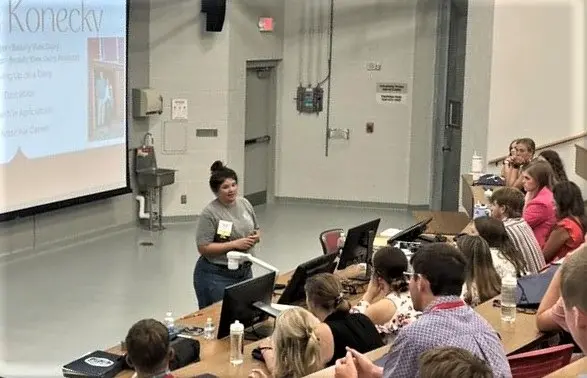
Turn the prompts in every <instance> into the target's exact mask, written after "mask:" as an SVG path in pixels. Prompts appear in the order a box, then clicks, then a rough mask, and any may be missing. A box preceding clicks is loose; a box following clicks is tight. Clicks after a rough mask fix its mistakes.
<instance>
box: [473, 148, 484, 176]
mask: <svg viewBox="0 0 587 378" xmlns="http://www.w3.org/2000/svg"><path fill="white" fill-rule="evenodd" d="M471 173H472V175H473V180H478V179H479V177H481V175H482V174H483V158H482V157H481V156H479V155H477V151H475V153H474V154H473V159H472V160H471Z"/></svg>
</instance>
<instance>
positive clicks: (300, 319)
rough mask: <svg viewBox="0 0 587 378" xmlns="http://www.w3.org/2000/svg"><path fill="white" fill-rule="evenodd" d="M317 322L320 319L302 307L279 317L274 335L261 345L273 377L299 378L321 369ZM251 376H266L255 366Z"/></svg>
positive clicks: (290, 310)
mask: <svg viewBox="0 0 587 378" xmlns="http://www.w3.org/2000/svg"><path fill="white" fill-rule="evenodd" d="M318 324H320V320H318V318H316V317H315V316H314V315H312V313H310V312H309V311H308V310H306V309H304V308H301V307H297V308H292V309H288V310H286V311H284V312H282V313H281V314H280V315H279V316H278V317H277V319H276V320H275V330H274V331H273V335H272V336H271V338H269V339H265V340H263V341H262V342H261V345H260V348H259V349H260V350H261V353H262V354H263V359H264V360H265V364H266V365H267V369H268V370H269V371H270V372H271V374H272V375H273V377H275V378H298V377H304V376H306V375H309V374H312V373H314V372H316V371H318V370H320V369H322V367H323V366H324V364H323V363H322V359H321V357H320V341H319V340H318V336H316V332H315V331H314V329H315V328H316V326H317V325H318ZM250 376H251V377H265V376H266V375H265V374H264V373H263V372H262V371H260V370H257V369H254V370H253V371H252V372H251V375H250Z"/></svg>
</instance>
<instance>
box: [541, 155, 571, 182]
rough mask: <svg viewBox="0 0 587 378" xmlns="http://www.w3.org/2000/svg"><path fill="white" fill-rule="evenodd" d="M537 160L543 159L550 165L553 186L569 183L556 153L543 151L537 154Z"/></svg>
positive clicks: (563, 166)
mask: <svg viewBox="0 0 587 378" xmlns="http://www.w3.org/2000/svg"><path fill="white" fill-rule="evenodd" d="M538 158H540V159H544V160H545V161H547V162H548V164H550V167H551V168H552V173H553V180H554V182H553V184H557V183H559V182H564V181H569V179H568V177H567V172H566V171H565V165H564V164H563V161H562V159H561V157H560V156H559V154H558V153H557V152H556V151H553V150H544V151H542V152H540V153H539V154H538Z"/></svg>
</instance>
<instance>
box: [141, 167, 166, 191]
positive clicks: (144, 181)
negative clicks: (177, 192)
mask: <svg viewBox="0 0 587 378" xmlns="http://www.w3.org/2000/svg"><path fill="white" fill-rule="evenodd" d="M137 180H138V184H139V187H140V188H160V187H162V186H166V185H171V184H173V183H174V182H175V170H174V169H165V168H147V169H141V170H139V171H137Z"/></svg>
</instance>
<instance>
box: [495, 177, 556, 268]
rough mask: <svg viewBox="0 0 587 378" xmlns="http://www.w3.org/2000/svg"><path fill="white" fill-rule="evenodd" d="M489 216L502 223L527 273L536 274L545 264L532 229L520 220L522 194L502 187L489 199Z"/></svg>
mask: <svg viewBox="0 0 587 378" xmlns="http://www.w3.org/2000/svg"><path fill="white" fill-rule="evenodd" d="M489 202H490V207H491V216H492V217H493V218H495V219H499V220H500V221H502V222H503V225H504V227H505V230H506V232H507V234H508V236H509V238H510V240H511V241H512V243H513V244H514V247H515V248H516V249H517V250H518V251H520V252H521V253H522V255H523V257H524V261H525V262H526V267H527V268H528V273H538V272H539V271H541V270H542V268H544V266H545V265H546V262H545V261H544V255H543V254H542V249H541V248H540V245H539V244H538V241H537V240H536V236H534V232H533V231H532V228H531V227H530V226H529V225H528V223H527V222H526V221H525V220H524V219H523V218H522V211H523V209H524V194H523V193H522V192H521V191H520V190H518V189H516V188H508V187H503V188H500V189H497V190H495V191H494V192H493V193H492V194H491V197H490V198H489Z"/></svg>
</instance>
